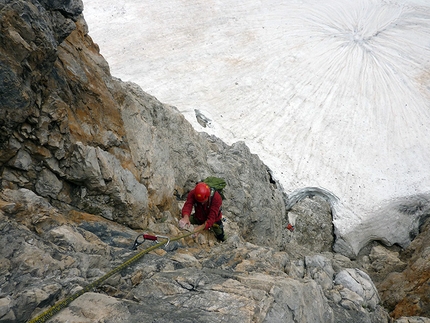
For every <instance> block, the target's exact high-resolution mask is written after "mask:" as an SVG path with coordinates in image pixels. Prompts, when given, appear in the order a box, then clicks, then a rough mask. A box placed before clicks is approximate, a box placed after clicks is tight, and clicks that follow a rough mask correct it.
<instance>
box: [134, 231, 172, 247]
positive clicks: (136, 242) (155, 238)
mask: <svg viewBox="0 0 430 323" xmlns="http://www.w3.org/2000/svg"><path fill="white" fill-rule="evenodd" d="M159 238H161V239H166V240H167V243H166V245H165V247H167V246H168V245H169V243H170V238H169V237H166V236H158V235H154V236H153V235H150V234H145V233H142V234H139V235H138V236H137V238H136V240H134V244H133V247H132V248H131V249H132V250H136V249H137V247H138V246H140V245H141V244H142V243H144V242H145V240H151V241H155V242H156V243H158V239H159Z"/></svg>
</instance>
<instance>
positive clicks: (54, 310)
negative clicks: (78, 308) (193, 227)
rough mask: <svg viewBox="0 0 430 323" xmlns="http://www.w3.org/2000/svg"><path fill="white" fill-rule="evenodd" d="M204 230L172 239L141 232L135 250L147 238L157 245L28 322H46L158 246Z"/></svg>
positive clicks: (141, 252) (131, 258)
mask: <svg viewBox="0 0 430 323" xmlns="http://www.w3.org/2000/svg"><path fill="white" fill-rule="evenodd" d="M202 230H203V229H201V230H197V231H193V232H188V233H186V234H184V235H181V236H179V237H175V238H172V239H169V238H168V237H164V236H156V235H149V234H141V235H139V236H138V237H137V238H136V241H135V242H134V245H133V250H135V247H136V248H137V246H139V245H140V244H142V243H143V242H144V241H145V240H151V241H155V242H157V243H156V244H155V245H153V246H151V247H149V248H147V249H144V250H142V251H140V252H139V253H137V254H136V255H134V256H132V257H130V258H129V259H128V260H126V261H125V262H123V263H122V264H121V265H119V266H118V267H116V268H114V269H113V270H111V271H110V272H108V273H107V274H105V275H104V276H102V277H100V278H99V279H97V280H95V281H94V282H92V283H91V284H88V285H87V286H85V287H84V288H83V289H81V290H79V291H77V292H76V293H74V294H72V295H70V296H69V297H67V298H65V299H64V300H62V301H59V302H57V303H56V304H54V305H53V306H52V307H51V308H49V309H48V310H46V311H45V312H43V313H42V314H40V315H38V316H37V317H35V318H34V319H32V320H30V321H28V323H44V322H46V321H47V320H49V319H50V318H51V317H53V316H54V315H55V314H57V313H58V312H60V311H61V310H62V309H63V308H66V307H67V306H68V305H69V304H70V303H71V302H73V301H74V300H75V299H77V298H78V297H79V296H81V295H83V294H85V293H86V292H89V291H91V290H93V289H94V288H96V287H98V286H100V285H101V283H102V282H104V281H105V280H107V279H108V278H110V277H111V276H113V275H115V274H116V273H119V272H120V271H122V270H123V269H125V268H127V267H128V266H130V265H132V264H134V263H135V262H136V261H138V260H139V259H140V258H142V257H143V256H144V255H145V254H147V253H149V252H150V251H152V250H155V249H158V248H160V247H162V246H164V245H166V246H167V245H168V244H169V243H170V242H171V241H177V240H180V239H182V238H185V237H188V236H190V235H192V234H195V233H197V232H199V231H202ZM140 236H142V238H141V239H143V240H141V239H139V237H140ZM158 238H160V239H165V240H163V241H161V242H158ZM136 244H137V245H136Z"/></svg>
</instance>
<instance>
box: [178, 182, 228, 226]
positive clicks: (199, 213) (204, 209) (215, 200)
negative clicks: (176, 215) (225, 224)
mask: <svg viewBox="0 0 430 323" xmlns="http://www.w3.org/2000/svg"><path fill="white" fill-rule="evenodd" d="M210 200H211V198H209V200H208V201H207V202H205V203H203V204H202V203H199V202H197V200H196V199H195V197H194V189H193V190H191V191H190V192H189V193H188V196H187V201H186V202H185V204H184V206H183V208H182V216H184V215H185V214H188V215H191V212H192V210H193V206H194V217H195V218H196V219H197V220H199V221H200V222H201V223H204V222H205V221H206V226H205V230H207V229H209V228H210V227H212V226H213V224H214V223H215V222H217V221H219V220H221V218H222V214H221V206H222V198H221V195H220V194H219V193H218V192H217V191H215V193H214V195H213V196H212V202H211V201H210ZM209 203H210V207H209Z"/></svg>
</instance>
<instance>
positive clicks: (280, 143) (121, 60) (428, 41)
mask: <svg viewBox="0 0 430 323" xmlns="http://www.w3.org/2000/svg"><path fill="white" fill-rule="evenodd" d="M84 17H85V20H86V21H87V23H88V26H89V34H90V36H91V37H92V38H93V40H94V41H95V42H96V43H97V44H98V45H99V46H100V51H101V54H102V55H103V56H104V57H105V58H106V60H107V61H108V63H109V65H110V68H111V72H112V74H113V75H114V76H116V77H119V78H121V79H122V80H124V81H132V82H135V83H137V84H139V85H140V86H141V87H142V89H143V90H144V91H146V92H148V93H150V94H152V95H154V96H155V97H156V98H157V99H159V100H160V101H161V102H163V103H168V104H171V105H174V106H176V107H177V108H178V109H179V110H180V111H181V112H182V113H183V114H184V115H185V117H186V118H187V120H188V121H189V122H190V123H191V124H192V125H193V126H194V128H195V129H196V130H198V131H205V132H208V133H210V134H214V135H216V136H217V137H219V138H221V139H222V140H224V141H225V142H226V143H228V144H231V143H233V142H236V141H239V140H242V141H245V142H246V144H247V145H248V146H249V147H250V149H251V151H252V152H254V153H256V154H258V155H259V156H260V158H261V159H262V160H263V161H264V162H265V163H266V164H267V165H268V166H269V167H270V168H271V170H272V171H273V175H274V177H275V178H276V179H277V180H279V182H280V183H281V184H282V186H283V187H284V189H285V191H286V192H287V194H288V193H292V192H294V191H295V190H298V189H301V188H304V187H317V188H322V189H325V190H327V191H329V192H330V193H332V194H333V195H334V196H336V197H337V199H336V201H332V203H333V205H332V206H333V210H334V212H333V223H334V225H335V229H336V232H337V234H338V236H339V237H342V239H343V240H344V241H345V245H346V247H345V246H343V247H344V248H347V249H348V248H349V251H351V253H352V254H357V252H358V251H359V250H360V249H361V248H362V247H363V246H364V245H365V244H366V243H367V242H368V241H370V240H372V239H378V240H382V241H385V242H387V243H388V244H392V243H399V244H400V245H405V244H407V243H408V241H409V239H410V237H409V232H410V230H411V229H413V230H415V229H416V226H417V218H416V217H417V216H416V215H412V216H408V217H405V216H402V215H399V213H398V212H396V211H392V209H393V205H397V204H398V203H400V202H399V201H405V200H408V198H409V197H411V196H417V195H420V196H425V197H429V196H430V194H429V192H430V163H429V160H430V136H429V133H428V131H427V127H428V126H429V125H430V1H427V0H421V1H419V0H414V1H413V0H385V1H383V0H326V1H321V0H302V1H300V0H266V1H258V0H253V1H249V0H248V1H245V0H228V1H227V0H195V1H183V0H163V1H159V0H124V1H121V2H118V1H113V0H103V1H102V0H84ZM195 110H198V113H199V114H200V115H204V116H205V117H206V119H207V120H210V123H209V124H208V126H206V127H202V126H201V125H200V124H199V123H198V122H197V120H196V115H195ZM428 200H429V199H427V201H428ZM396 203H397V204H396ZM398 226H406V227H407V229H405V230H404V231H405V232H403V233H402V232H397V228H398ZM393 231H394V232H393ZM400 231H402V230H400ZM397 240H398V241H397ZM340 249H342V248H340Z"/></svg>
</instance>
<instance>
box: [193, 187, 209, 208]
mask: <svg viewBox="0 0 430 323" xmlns="http://www.w3.org/2000/svg"><path fill="white" fill-rule="evenodd" d="M210 195H211V189H210V188H209V186H208V185H207V184H206V183H203V182H202V183H198V184H197V185H196V188H195V189H194V197H195V198H196V200H197V202H200V203H202V202H204V201H205V200H206V199H207V198H208V197H209V196H210Z"/></svg>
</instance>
